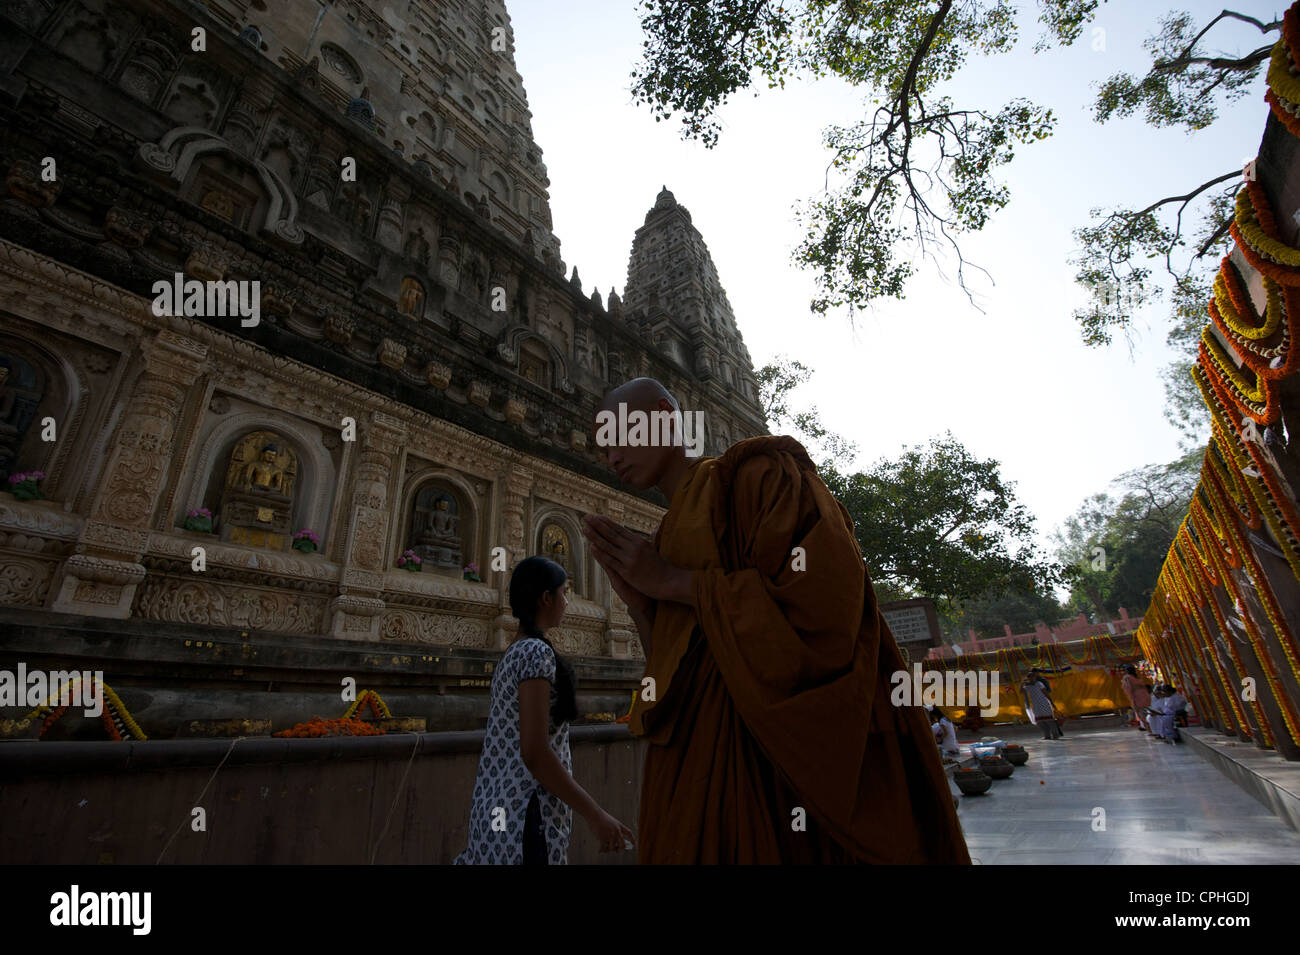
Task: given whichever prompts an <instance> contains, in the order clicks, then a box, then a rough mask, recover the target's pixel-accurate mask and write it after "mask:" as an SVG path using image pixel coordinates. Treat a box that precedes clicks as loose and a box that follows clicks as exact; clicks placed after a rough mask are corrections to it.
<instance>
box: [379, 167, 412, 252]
mask: <svg viewBox="0 0 1300 955" xmlns="http://www.w3.org/2000/svg"><path fill="white" fill-rule="evenodd" d="M409 195H410V193H409V190H407V188H406V187H405V186H403V185H401V184H400V183H390V184H389V186H388V188H387V189H385V190H384V197H383V200H382V201H381V202H380V204H379V219H378V224H377V226H376V228H375V239H376V240H378V242H379V243H380V244H381V245H383V246H385V247H386V248H388V249H390V250H392V251H393V252H399V253H400V252H401V251H402V202H403V201H404V200H405V199H406V198H407V197H408V196H409Z"/></svg>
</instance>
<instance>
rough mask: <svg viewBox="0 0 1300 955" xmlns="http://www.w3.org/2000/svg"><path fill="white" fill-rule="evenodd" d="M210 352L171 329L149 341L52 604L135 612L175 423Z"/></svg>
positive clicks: (121, 614) (106, 613)
mask: <svg viewBox="0 0 1300 955" xmlns="http://www.w3.org/2000/svg"><path fill="white" fill-rule="evenodd" d="M207 352H208V347H207V346H206V345H204V344H202V343H200V342H196V341H193V340H192V339H188V338H185V337H183V336H181V335H178V334H176V333H175V332H171V331H165V330H164V331H161V332H159V333H158V334H157V336H156V337H155V338H154V339H153V340H152V341H150V342H149V343H148V344H147V345H146V346H145V348H144V366H145V367H144V372H143V373H142V374H141V375H140V378H139V380H138V381H137V382H136V386H135V391H134V393H133V394H132V395H131V398H130V400H129V401H128V403H127V407H126V412H125V414H124V415H123V416H122V424H121V426H120V427H119V428H118V432H117V435H116V439H115V440H116V444H115V445H114V446H113V447H112V448H111V449H110V451H109V452H108V465H107V466H106V467H105V469H104V477H103V480H102V481H101V483H100V486H99V493H98V496H97V498H96V500H95V504H94V507H93V508H92V509H91V516H90V518H89V519H88V520H87V521H86V524H85V526H84V527H83V529H82V533H81V538H80V539H79V541H78V543H77V551H78V552H77V553H76V554H73V555H72V556H70V557H69V558H68V559H67V561H65V562H64V565H63V567H62V568H61V570H60V577H61V582H60V584H59V587H58V591H57V596H56V597H55V599H54V602H53V604H52V605H51V609H52V610H56V611H59V612H62V613H82V614H89V615H93V616H97V617H115V618H118V619H124V618H126V617H129V616H130V615H131V603H132V601H133V600H134V598H135V590H136V587H137V586H138V585H139V583H140V582H141V581H142V580H144V576H145V568H144V566H143V565H142V564H141V563H140V558H141V557H142V556H143V555H144V552H145V549H146V548H147V547H148V544H149V527H150V521H151V519H152V517H153V514H154V511H155V510H157V507H158V503H159V500H160V499H161V496H162V492H163V485H164V483H165V481H166V477H167V470H168V466H169V464H170V462H171V456H172V451H173V448H174V446H175V436H176V428H177V424H178V422H179V420H180V415H181V412H182V409H183V408H184V406H185V397H186V394H187V392H188V391H189V390H190V389H191V388H192V387H195V383H196V382H199V381H200V380H201V379H202V372H203V365H204V359H205V358H206V357H207Z"/></svg>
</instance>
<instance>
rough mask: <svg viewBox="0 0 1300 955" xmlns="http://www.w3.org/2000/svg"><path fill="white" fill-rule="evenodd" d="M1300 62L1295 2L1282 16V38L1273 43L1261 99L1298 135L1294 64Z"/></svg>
mask: <svg viewBox="0 0 1300 955" xmlns="http://www.w3.org/2000/svg"><path fill="white" fill-rule="evenodd" d="M1297 63H1300V11H1298V10H1297V9H1296V8H1295V7H1294V6H1292V7H1291V9H1289V10H1287V12H1286V13H1285V14H1284V15H1283V16H1282V38H1281V39H1280V40H1278V41H1277V43H1276V44H1274V46H1273V56H1272V58H1271V59H1270V61H1269V65H1268V77H1267V82H1268V92H1267V93H1265V94H1264V100H1265V101H1266V102H1267V103H1268V105H1269V108H1270V109H1272V110H1273V115H1274V116H1276V117H1277V118H1278V121H1279V122H1281V123H1282V125H1284V126H1285V127H1286V128H1287V129H1288V130H1289V131H1290V133H1291V135H1293V136H1300V100H1298V99H1297V96H1300V82H1297V80H1296V78H1295V77H1296V64H1297Z"/></svg>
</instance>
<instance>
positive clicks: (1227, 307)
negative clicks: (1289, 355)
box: [1214, 270, 1283, 351]
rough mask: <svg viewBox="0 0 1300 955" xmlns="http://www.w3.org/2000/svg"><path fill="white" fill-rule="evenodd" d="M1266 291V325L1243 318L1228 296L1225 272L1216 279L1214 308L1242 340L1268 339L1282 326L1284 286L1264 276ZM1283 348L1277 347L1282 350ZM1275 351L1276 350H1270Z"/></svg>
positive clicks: (1221, 272) (1220, 273) (1220, 272)
mask: <svg viewBox="0 0 1300 955" xmlns="http://www.w3.org/2000/svg"><path fill="white" fill-rule="evenodd" d="M1263 278H1264V291H1265V293H1266V294H1267V297H1268V305H1267V306H1266V307H1265V309H1264V324H1263V325H1252V324H1251V323H1250V322H1248V321H1246V320H1245V319H1243V318H1242V315H1241V313H1240V312H1238V311H1237V306H1235V305H1233V304H1232V296H1231V295H1229V294H1228V282H1227V279H1226V278H1224V275H1223V271H1222V270H1220V271H1219V274H1218V275H1216V276H1215V277H1214V306H1215V308H1217V309H1218V310H1219V314H1220V315H1222V316H1223V320H1224V321H1225V322H1227V323H1228V326H1229V327H1230V328H1231V329H1232V330H1233V331H1234V332H1236V333H1237V334H1238V335H1240V336H1241V337H1242V338H1247V339H1250V340H1251V341H1255V340H1258V339H1261V338H1268V337H1269V336H1270V335H1272V334H1273V333H1274V332H1275V331H1277V330H1278V327H1279V326H1280V325H1281V324H1282V286H1280V285H1278V284H1277V283H1276V282H1274V281H1273V280H1272V279H1270V278H1269V277H1268V276H1264V277H1263ZM1282 347H1283V346H1280V345H1279V346H1277V348H1279V349H1280V348H1282ZM1269 350H1270V351H1273V350H1275V349H1269Z"/></svg>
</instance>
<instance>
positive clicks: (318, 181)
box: [303, 133, 346, 212]
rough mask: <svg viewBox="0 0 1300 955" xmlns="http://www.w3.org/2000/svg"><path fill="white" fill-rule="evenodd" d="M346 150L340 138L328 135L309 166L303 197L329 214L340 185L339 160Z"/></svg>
mask: <svg viewBox="0 0 1300 955" xmlns="http://www.w3.org/2000/svg"><path fill="white" fill-rule="evenodd" d="M344 148H346V147H345V146H344V145H343V143H342V141H341V140H340V139H339V137H338V136H336V135H334V134H332V133H327V134H326V135H324V136H322V137H321V141H320V143H319V144H318V145H317V147H316V150H315V151H314V152H313V153H312V155H311V158H310V159H309V160H308V164H307V185H306V186H305V187H304V188H303V195H304V196H306V197H307V201H308V202H310V203H311V204H312V205H314V206H316V207H317V208H318V209H323V210H324V211H326V212H329V210H330V205H331V202H332V200H333V197H334V192H335V189H336V187H337V186H338V183H339V159H340V157H341V156H342V155H343V149H344Z"/></svg>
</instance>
